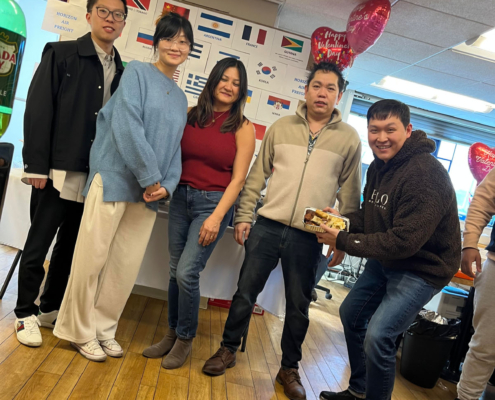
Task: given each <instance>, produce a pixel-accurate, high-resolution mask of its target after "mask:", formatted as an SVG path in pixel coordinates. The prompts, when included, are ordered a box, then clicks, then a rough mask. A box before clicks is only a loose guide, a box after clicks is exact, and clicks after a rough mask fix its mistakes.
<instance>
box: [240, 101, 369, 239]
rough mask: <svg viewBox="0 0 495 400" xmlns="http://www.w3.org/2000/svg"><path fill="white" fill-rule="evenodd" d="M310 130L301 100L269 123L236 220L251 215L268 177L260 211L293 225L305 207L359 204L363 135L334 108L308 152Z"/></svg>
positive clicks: (345, 209)
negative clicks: (293, 111) (290, 111)
mask: <svg viewBox="0 0 495 400" xmlns="http://www.w3.org/2000/svg"><path fill="white" fill-rule="evenodd" d="M309 134H310V131H309V123H308V121H307V120H306V104H305V103H304V104H302V105H300V106H299V108H298V109H297V112H296V115H292V116H288V117H283V118H280V119H279V120H278V121H276V122H275V123H274V124H273V125H272V126H271V127H270V129H268V131H267V132H266V134H265V137H264V138H263V142H262V144H261V148H260V151H259V153H258V157H257V159H256V161H255V162H254V164H253V167H252V168H251V172H250V173H249V176H248V177H247V180H246V184H245V185H244V189H243V190H242V193H241V199H240V205H239V208H238V210H237V213H236V217H235V223H236V224H237V223H240V222H249V223H251V222H252V221H253V218H254V208H255V206H256V203H257V201H258V200H259V198H260V193H261V191H262V190H263V189H264V188H265V187H266V184H267V181H268V187H267V192H266V196H265V199H264V204H263V207H261V208H260V209H259V210H258V213H259V215H261V216H263V217H265V218H269V219H272V220H275V221H278V222H281V223H283V224H285V225H288V226H291V227H295V228H298V229H304V226H303V216H304V215H303V214H304V209H305V208H306V207H316V208H324V207H328V206H333V205H334V204H335V200H336V199H338V201H339V208H340V212H341V213H342V214H348V213H351V212H353V211H356V210H357V209H359V200H360V195H361V140H360V138H359V135H358V134H357V132H356V130H355V129H354V128H352V127H351V126H350V125H348V124H346V123H345V122H342V116H341V113H340V111H339V110H337V109H335V110H334V112H333V115H332V118H331V120H330V122H329V123H328V124H327V125H326V126H325V127H324V128H323V130H322V131H321V133H320V135H319V137H318V140H317V141H316V145H315V147H314V149H313V151H312V152H311V154H310V155H309V156H308V140H309ZM272 171H273V172H272Z"/></svg>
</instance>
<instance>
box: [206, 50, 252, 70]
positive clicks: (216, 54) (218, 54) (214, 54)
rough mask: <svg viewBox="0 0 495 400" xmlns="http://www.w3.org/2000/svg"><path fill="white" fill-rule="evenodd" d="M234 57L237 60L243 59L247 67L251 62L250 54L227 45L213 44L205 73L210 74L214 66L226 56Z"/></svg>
mask: <svg viewBox="0 0 495 400" xmlns="http://www.w3.org/2000/svg"><path fill="white" fill-rule="evenodd" d="M228 57H232V58H235V59H236V60H241V61H242V63H243V64H244V66H245V67H247V65H248V62H249V54H247V53H242V52H240V51H237V50H232V49H229V48H227V47H222V46H219V45H217V44H212V45H211V50H210V56H209V57H208V63H207V64H206V69H205V73H207V74H209V73H210V72H211V70H212V69H213V67H214V66H215V65H216V64H217V62H219V61H220V60H222V59H224V58H228Z"/></svg>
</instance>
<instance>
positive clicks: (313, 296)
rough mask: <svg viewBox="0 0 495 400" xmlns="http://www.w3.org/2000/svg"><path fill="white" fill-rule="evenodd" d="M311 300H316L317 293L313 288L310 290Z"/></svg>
mask: <svg viewBox="0 0 495 400" xmlns="http://www.w3.org/2000/svg"><path fill="white" fill-rule="evenodd" d="M311 300H312V301H316V300H318V293H316V289H313V290H312V291H311Z"/></svg>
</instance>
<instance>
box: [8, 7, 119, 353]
mask: <svg viewBox="0 0 495 400" xmlns="http://www.w3.org/2000/svg"><path fill="white" fill-rule="evenodd" d="M126 15H127V3H126V0H88V3H87V14H86V20H87V21H88V23H89V24H90V25H91V33H88V34H86V35H84V36H82V37H80V38H79V39H77V40H73V41H63V42H57V43H48V44H47V45H46V47H45V49H44V50H43V56H42V59H41V63H40V65H39V67H38V69H37V71H36V73H35V75H34V77H33V80H32V82H31V86H30V87H29V92H28V97H27V102H26V112H25V115H24V148H23V152H22V155H23V159H24V175H23V182H25V183H27V184H29V185H32V186H33V189H32V194H31V206H30V213H31V228H30V230H29V234H28V237H27V240H26V244H25V246H24V252H23V255H22V258H21V262H20V267H19V290H18V298H17V305H16V308H15V314H16V316H17V319H16V321H15V331H16V333H17V339H18V340H19V341H20V342H21V343H23V344H25V345H27V346H40V345H41V342H42V338H41V334H40V330H39V326H45V327H50V328H53V326H54V323H55V320H56V319H57V314H58V309H59V307H60V304H61V302H62V299H63V296H64V291H65V288H66V286H67V281H68V278H69V273H70V267H71V263H72V254H73V251H74V246H75V243H76V239H77V233H78V230H79V224H80V222H81V217H82V213H83V197H82V195H81V193H82V190H83V188H84V185H85V183H86V178H87V173H88V169H89V168H88V166H89V152H90V149H91V145H92V143H93V139H94V137H95V133H96V118H97V115H98V112H99V110H100V109H101V108H102V107H103V106H104V105H105V103H106V102H107V101H108V100H109V98H110V96H111V95H112V93H113V92H114V91H115V90H116V89H117V87H118V84H119V81H120V77H121V76H122V73H123V70H124V67H123V65H122V61H121V59H120V56H119V54H118V52H117V50H116V49H115V48H114V47H113V43H114V41H115V39H117V38H118V37H119V36H120V34H121V33H122V29H123V28H124V26H125V17H126ZM57 230H58V235H57V240H56V243H55V246H54V249H53V254H52V257H51V262H50V267H49V270H48V275H47V278H46V282H45V287H44V291H43V294H42V296H41V300H40V301H41V304H40V306H39V307H38V306H37V305H36V304H35V301H36V299H37V297H38V295H39V291H40V286H41V284H42V282H43V278H44V276H45V270H44V268H43V264H44V261H45V258H46V255H47V253H48V250H49V248H50V244H51V243H52V241H53V239H54V237H55V235H56V233H57Z"/></svg>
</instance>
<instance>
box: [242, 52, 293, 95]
mask: <svg viewBox="0 0 495 400" xmlns="http://www.w3.org/2000/svg"><path fill="white" fill-rule="evenodd" d="M286 70H287V65H285V64H282V63H279V62H277V61H273V60H270V59H267V58H262V57H256V56H254V55H252V56H251V57H250V59H249V65H248V69H247V74H248V82H249V84H250V85H251V86H254V87H257V88H259V89H268V90H271V91H274V92H279V91H280V90H281V88H282V83H283V81H284V78H285V72H286Z"/></svg>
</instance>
